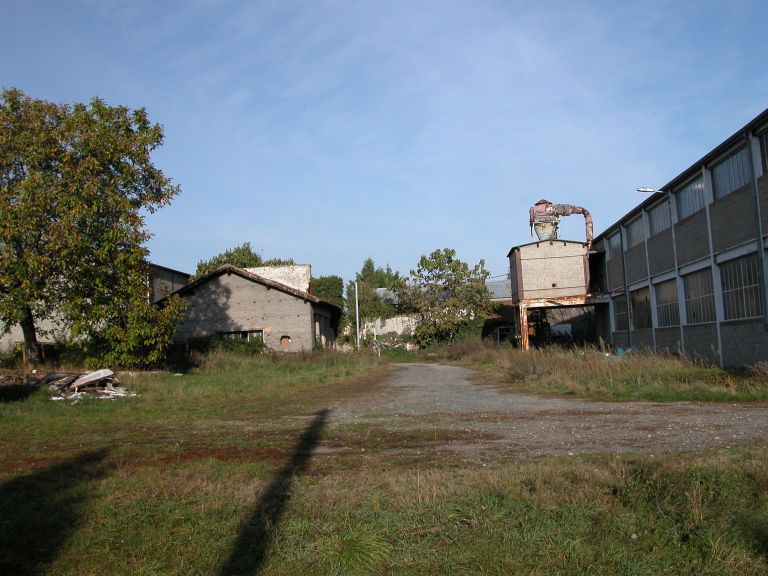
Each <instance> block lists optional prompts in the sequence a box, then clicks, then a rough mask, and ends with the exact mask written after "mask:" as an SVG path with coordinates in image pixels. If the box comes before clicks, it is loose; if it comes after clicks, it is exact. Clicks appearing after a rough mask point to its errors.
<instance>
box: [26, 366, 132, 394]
mask: <svg viewBox="0 0 768 576" xmlns="http://www.w3.org/2000/svg"><path fill="white" fill-rule="evenodd" d="M28 382H29V384H32V385H38V386H47V387H48V389H49V390H51V391H53V392H58V393H59V395H58V396H54V397H53V398H51V399H52V400H63V399H74V400H78V399H80V398H85V397H87V396H93V397H96V398H123V397H130V396H136V394H135V393H132V392H128V391H127V390H126V389H125V388H123V387H122V386H121V384H120V380H118V379H117V377H115V374H114V372H112V370H108V369H103V370H96V371H95V372H86V373H78V372H51V373H49V374H39V373H37V371H33V372H32V374H30V376H29V378H28Z"/></svg>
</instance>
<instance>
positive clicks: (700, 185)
mask: <svg viewBox="0 0 768 576" xmlns="http://www.w3.org/2000/svg"><path fill="white" fill-rule="evenodd" d="M675 195H676V197H677V218H678V219H679V220H683V219H684V218H687V217H688V216H690V215H691V214H695V213H696V212H698V211H699V210H703V209H704V206H705V205H706V200H705V198H704V178H702V177H701V176H699V177H698V178H696V179H695V180H693V181H692V182H689V183H688V184H686V185H685V186H683V187H682V188H680V190H678V191H677V192H675Z"/></svg>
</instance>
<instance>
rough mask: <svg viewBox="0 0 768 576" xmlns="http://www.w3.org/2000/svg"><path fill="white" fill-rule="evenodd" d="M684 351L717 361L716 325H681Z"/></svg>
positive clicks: (690, 354)
mask: <svg viewBox="0 0 768 576" xmlns="http://www.w3.org/2000/svg"><path fill="white" fill-rule="evenodd" d="M683 336H684V337H685V353H686V354H688V355H689V356H694V357H695V356H699V357H701V358H706V359H708V360H711V361H712V362H718V361H719V359H718V351H717V350H716V348H717V326H716V325H715V324H714V323H709V324H693V325H692V326H684V327H683Z"/></svg>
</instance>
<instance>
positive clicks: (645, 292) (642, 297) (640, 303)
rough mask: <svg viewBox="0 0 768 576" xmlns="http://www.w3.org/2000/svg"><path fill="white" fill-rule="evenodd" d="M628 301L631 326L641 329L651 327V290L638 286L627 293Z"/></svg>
mask: <svg viewBox="0 0 768 576" xmlns="http://www.w3.org/2000/svg"><path fill="white" fill-rule="evenodd" d="M629 302H630V305H631V306H632V328H634V329H635V330H642V329H643V328H651V327H652V326H653V323H652V322H651V291H650V290H649V289H648V288H640V289H639V290H635V291H633V292H630V293H629Z"/></svg>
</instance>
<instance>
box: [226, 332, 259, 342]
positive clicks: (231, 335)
mask: <svg viewBox="0 0 768 576" xmlns="http://www.w3.org/2000/svg"><path fill="white" fill-rule="evenodd" d="M216 336H217V337H218V338H220V339H221V340H245V341H246V342H253V341H254V340H260V341H261V342H264V331H263V330H226V331H220V332H216Z"/></svg>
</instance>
